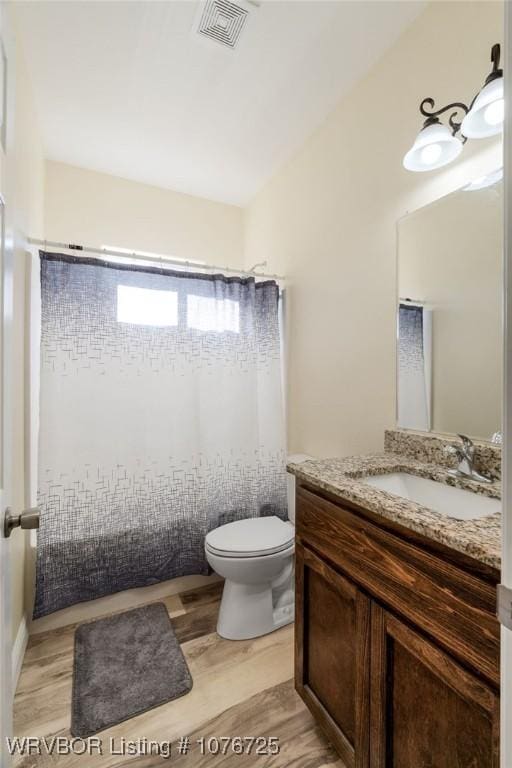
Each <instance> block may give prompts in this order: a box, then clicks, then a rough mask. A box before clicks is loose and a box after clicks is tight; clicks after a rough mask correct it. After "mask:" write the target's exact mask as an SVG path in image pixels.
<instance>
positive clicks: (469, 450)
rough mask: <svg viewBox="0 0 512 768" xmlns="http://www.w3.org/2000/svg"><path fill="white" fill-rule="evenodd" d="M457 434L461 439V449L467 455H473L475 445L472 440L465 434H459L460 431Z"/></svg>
mask: <svg viewBox="0 0 512 768" xmlns="http://www.w3.org/2000/svg"><path fill="white" fill-rule="evenodd" d="M457 436H458V437H460V439H461V440H462V450H463V451H464V453H465V454H466V455H467V456H473V454H474V452H475V446H474V444H473V441H472V440H471V438H470V437H468V436H467V435H461V434H460V433H457Z"/></svg>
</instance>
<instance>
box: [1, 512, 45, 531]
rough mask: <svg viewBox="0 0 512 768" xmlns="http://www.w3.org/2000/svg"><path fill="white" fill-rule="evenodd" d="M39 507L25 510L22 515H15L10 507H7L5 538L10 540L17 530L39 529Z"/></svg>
mask: <svg viewBox="0 0 512 768" xmlns="http://www.w3.org/2000/svg"><path fill="white" fill-rule="evenodd" d="M39 515H40V510H39V507H31V508H30V509H25V510H23V512H22V513H21V514H20V515H15V514H13V511H12V509H11V508H10V507H7V509H6V510H5V515H4V536H5V538H6V539H8V538H9V536H10V535H11V533H12V532H13V530H14V529H15V528H23V529H24V530H29V529H31V528H39Z"/></svg>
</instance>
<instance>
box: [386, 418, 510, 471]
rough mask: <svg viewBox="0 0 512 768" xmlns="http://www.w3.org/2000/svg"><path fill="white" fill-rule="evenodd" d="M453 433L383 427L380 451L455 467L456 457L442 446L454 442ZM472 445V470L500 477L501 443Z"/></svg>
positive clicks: (441, 465) (476, 441)
mask: <svg viewBox="0 0 512 768" xmlns="http://www.w3.org/2000/svg"><path fill="white" fill-rule="evenodd" d="M458 440H459V438H458V437H457V436H456V435H454V436H450V435H439V434H428V433H421V432H409V431H408V430H404V429H387V430H386V431H385V433H384V450H385V451H386V452H389V453H398V454H401V455H403V456H407V457H409V458H411V459H416V461H421V462H425V463H427V464H437V465H438V466H440V467H448V468H450V467H455V466H456V464H457V461H456V459H455V458H454V457H453V456H450V455H449V454H447V453H446V451H445V448H446V446H448V445H450V444H451V443H454V442H458ZM473 442H474V444H475V469H476V470H477V471H478V472H481V473H482V474H485V475H488V476H489V477H491V478H492V479H493V480H501V446H500V445H492V444H491V443H485V442H482V441H479V440H474V441H473Z"/></svg>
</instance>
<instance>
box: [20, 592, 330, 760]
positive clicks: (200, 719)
mask: <svg viewBox="0 0 512 768" xmlns="http://www.w3.org/2000/svg"><path fill="white" fill-rule="evenodd" d="M221 590H222V584H214V585H211V586H208V587H204V588H202V589H199V590H192V591H189V592H184V593H182V594H180V595H173V596H170V597H168V598H166V599H164V600H162V602H165V604H166V606H167V608H168V611H169V615H170V616H171V619H172V623H173V626H174V629H175V632H176V635H177V637H178V639H179V641H180V643H181V646H182V648H183V653H184V654H185V657H186V659H187V663H188V665H189V668H190V671H191V673H192V677H193V681H194V685H193V688H192V691H191V692H190V693H189V694H187V695H186V696H184V697H182V698H180V699H177V700H175V701H172V702H169V703H168V704H164V705H163V706H161V707H158V708H156V709H153V710H151V711H149V712H145V713H144V714H141V715H138V716H137V717H134V718H132V719H130V720H128V721H126V722H124V723H121V724H120V725H118V726H115V727H113V728H110V729H108V730H107V731H104V732H102V733H101V734H98V737H99V738H101V740H102V745H103V749H104V754H103V755H98V754H93V755H89V754H84V755H79V754H70V755H63V754H55V753H54V754H52V755H49V754H48V753H46V752H45V750H44V749H43V750H42V752H43V754H41V755H34V754H32V755H25V756H23V757H17V758H16V759H15V761H14V765H15V766H16V768H18V767H21V768H32V767H33V766H37V768H40V767H41V768H43V767H44V768H46V767H47V766H48V767H50V766H51V768H54V767H55V766H57V768H68V766H73V767H75V766H77V767H78V768H89V766H91V768H95V767H96V766H101V768H106V767H107V766H108V767H109V768H114V766H115V768H119V767H120V766H130V768H153V766H164V767H165V765H168V764H173V765H179V768H199V767H200V766H201V767H202V766H205V765H206V764H208V765H215V766H218V767H219V768H236V766H242V765H243V766H246V765H247V766H252V765H255V766H261V768H281V766H294V768H321V767H322V766H327V765H329V766H332V768H343V766H342V764H341V763H340V761H339V760H338V758H337V756H336V754H335V753H334V751H333V750H332V748H331V747H330V746H329V744H328V742H327V741H326V740H325V738H324V737H323V735H322V734H321V732H320V731H319V729H318V728H317V726H316V725H315V722H314V720H313V718H312V717H311V715H310V714H309V711H308V710H307V709H306V707H305V706H304V704H303V703H302V701H301V699H300V698H299V696H298V695H297V694H296V693H295V691H294V687H293V679H292V678H293V625H289V626H287V627H283V628H282V629H280V630H277V631H276V632H273V633H272V634H270V635H265V636H264V637H259V638H256V639H254V640H243V641H237V642H233V641H228V640H223V639H222V638H220V637H219V636H218V635H217V633H216V631H215V626H216V621H217V612H218V607H219V601H220V596H221ZM76 626H77V625H76V624H72V625H69V626H67V627H63V628H61V629H55V630H52V631H49V632H44V633H41V634H38V635H33V636H32V637H31V638H30V640H29V644H28V648H27V652H26V655H25V659H24V662H23V667H22V670H21V675H20V680H19V684H18V689H17V692H16V698H15V723H14V730H15V735H16V736H18V737H23V736H38V737H43V736H46V737H47V738H51V737H52V736H64V737H67V738H71V736H70V732H69V725H70V702H71V686H72V674H73V640H74V631H75V629H76ZM129 683H130V681H129V680H128V681H127V685H129ZM212 736H217V737H221V736H229V737H235V736H241V737H246V736H265V737H269V736H273V737H276V738H277V739H278V740H279V747H280V751H279V754H276V755H264V756H262V755H256V754H254V753H253V754H250V755H247V754H242V755H239V754H234V753H233V752H231V751H229V752H228V754H226V755H222V754H219V755H212V754H205V755H202V754H201V749H200V746H199V745H198V744H197V739H200V738H201V737H204V738H205V739H208V738H210V737H212ZM181 737H189V738H190V751H189V753H188V754H186V755H180V754H178V751H177V745H178V741H179V739H180V738H181ZM111 738H113V739H114V744H115V747H116V751H121V748H120V747H121V744H122V740H123V739H126V740H136V739H146V740H155V741H158V742H162V741H165V742H169V741H170V742H171V743H172V746H171V757H170V759H168V760H166V759H164V758H163V757H162V756H161V755H155V754H152V755H147V754H142V755H140V754H139V755H136V756H130V755H128V754H124V755H119V754H117V755H112V754H109V744H110V739H111Z"/></svg>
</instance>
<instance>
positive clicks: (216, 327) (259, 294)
mask: <svg viewBox="0 0 512 768" xmlns="http://www.w3.org/2000/svg"><path fill="white" fill-rule="evenodd" d="M40 256H41V302H42V306H41V312H42V320H41V391H40V437H39V505H40V508H41V527H40V530H39V534H38V545H37V587H36V602H35V609H34V616H35V617H39V616H43V615H44V614H47V613H51V612H52V611H56V610H59V609H61V608H64V607H66V606H69V605H72V604H74V603H78V602H81V601H84V600H91V599H93V598H97V597H101V596H103V595H107V594H111V593H113V592H117V591H119V590H123V589H129V588H132V587H140V586H146V585H149V584H154V583H157V582H159V581H163V580H165V579H170V578H173V577H176V576H183V575H187V574H206V573H208V566H207V562H206V559H205V556H204V537H205V535H206V533H207V532H208V531H209V530H211V529H212V528H215V527H217V526H218V525H222V524H223V523H227V522H230V521H233V520H238V519H242V518H247V517H254V516H259V515H278V516H280V517H283V518H284V517H286V512H287V508H286V473H285V443H284V417H283V401H282V387H281V362H280V333H279V330H280V329H279V321H278V298H279V290H278V286H277V284H276V283H275V282H273V281H266V282H260V283H256V282H255V280H254V279H252V278H244V279H242V278H238V277H225V276H223V275H205V274H190V273H186V272H180V271H168V270H162V269H155V268H146V267H142V266H140V267H134V266H128V265H125V264H116V263H108V262H104V261H101V260H92V259H84V258H76V257H70V256H64V255H60V254H51V253H43V252H41V254H40Z"/></svg>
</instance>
